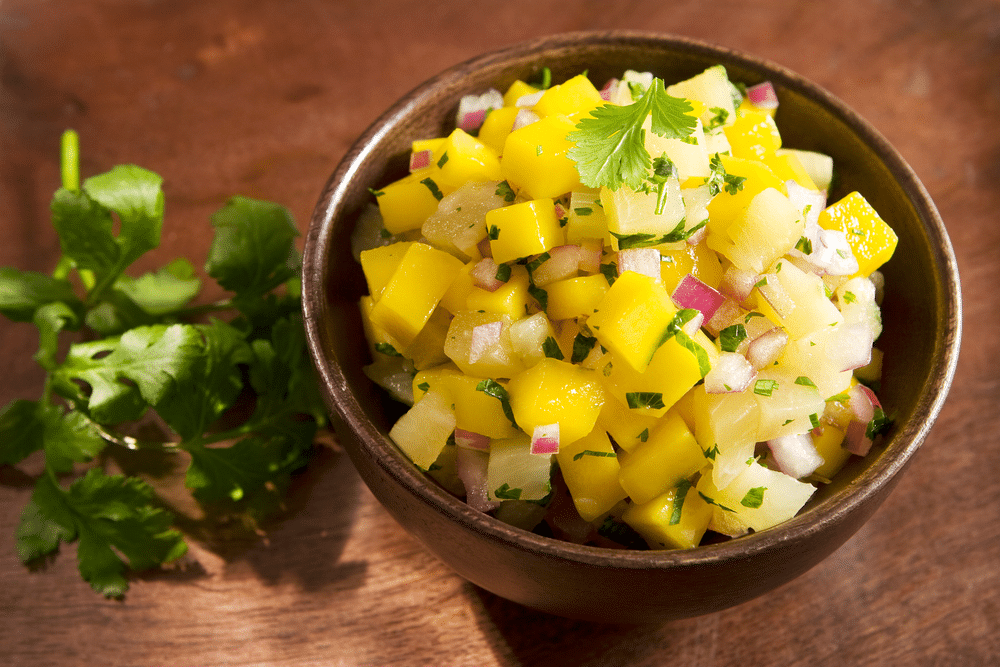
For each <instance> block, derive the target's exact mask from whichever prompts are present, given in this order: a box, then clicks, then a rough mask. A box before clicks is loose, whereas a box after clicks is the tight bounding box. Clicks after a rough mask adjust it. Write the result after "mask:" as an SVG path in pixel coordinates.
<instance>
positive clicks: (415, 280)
mask: <svg viewBox="0 0 1000 667" xmlns="http://www.w3.org/2000/svg"><path fill="white" fill-rule="evenodd" d="M462 266H463V264H462V262H461V261H460V260H458V259H456V258H455V257H453V256H452V255H449V254H448V253H446V252H444V251H443V250H438V249H437V248H432V247H431V246H429V245H427V244H425V243H414V244H413V245H411V246H410V247H409V248H407V250H406V252H405V253H404V254H403V257H402V259H401V260H400V262H399V266H397V267H396V271H395V272H393V274H392V278H391V279H390V280H389V282H388V283H387V284H386V286H385V288H384V289H383V290H382V296H381V298H380V299H379V300H378V302H376V304H375V307H374V308H372V312H371V320H372V322H373V323H375V324H378V325H379V326H381V327H382V328H384V329H385V330H386V331H387V332H388V333H389V335H391V336H392V337H393V338H395V339H396V340H398V341H399V342H400V343H402V344H403V345H404V346H408V345H409V344H410V343H412V342H413V339H414V338H416V337H417V334H418V333H419V332H420V330H421V329H422V328H423V326H424V324H425V323H426V322H427V320H428V319H429V318H430V316H431V314H432V313H433V312H434V309H435V308H437V305H438V302H440V301H441V297H442V296H444V294H445V292H446V291H448V287H449V286H450V285H451V283H452V281H453V280H454V279H455V277H456V276H457V275H458V273H459V271H461V270H462Z"/></svg>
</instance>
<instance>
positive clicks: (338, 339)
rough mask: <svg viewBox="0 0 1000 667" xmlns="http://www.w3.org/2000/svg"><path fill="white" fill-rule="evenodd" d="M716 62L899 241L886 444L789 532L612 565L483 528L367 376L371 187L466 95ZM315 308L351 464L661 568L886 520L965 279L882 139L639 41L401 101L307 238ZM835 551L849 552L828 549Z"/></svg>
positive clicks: (811, 101) (335, 180) (794, 92)
mask: <svg viewBox="0 0 1000 667" xmlns="http://www.w3.org/2000/svg"><path fill="white" fill-rule="evenodd" d="M717 63H721V64H723V65H725V67H726V69H727V71H728V72H729V76H730V78H731V79H732V80H734V81H739V82H743V83H745V84H747V85H752V84H754V83H758V82H761V81H764V80H770V81H771V82H772V83H773V84H774V85H775V88H776V89H777V91H778V97H779V100H780V106H779V109H778V111H777V115H776V120H777V123H778V127H779V129H780V130H781V134H782V138H783V141H784V144H785V145H786V146H788V147H794V148H802V149H810V150H816V151H820V152H823V153H826V154H828V155H831V156H832V157H833V158H834V164H835V165H836V169H837V177H836V180H835V184H834V186H833V188H832V191H831V192H830V193H829V201H831V202H833V201H836V200H837V199H839V198H840V197H842V196H844V195H846V194H847V193H849V192H851V191H853V190H858V191H860V192H861V193H862V194H863V195H864V196H865V198H866V199H868V201H869V202H871V204H872V205H873V206H874V207H875V209H876V210H877V211H878V212H879V213H880V215H881V216H882V217H883V218H884V219H885V220H886V221H887V222H888V223H889V224H890V225H891V226H892V227H893V229H894V230H895V231H896V233H897V235H898V236H899V245H898V247H897V250H896V253H895V256H894V258H893V259H892V260H891V261H890V262H888V263H887V264H886V265H885V266H884V267H883V269H882V271H883V273H884V275H885V281H886V288H885V300H884V303H883V321H884V325H885V328H884V332H883V334H882V336H881V338H880V339H879V341H878V343H877V345H878V347H879V348H881V349H882V350H883V352H884V367H883V380H882V389H881V392H880V399H881V400H882V403H883V406H884V407H885V410H886V413H887V414H888V415H889V416H890V417H892V418H893V419H894V420H895V422H894V425H893V426H892V428H891V430H890V431H889V434H888V437H887V439H886V440H885V442H884V443H883V444H881V445H880V446H877V447H876V448H874V449H873V451H872V452H871V453H870V454H869V456H868V457H866V458H864V459H861V458H858V457H853V459H852V461H851V462H850V464H849V465H848V466H847V468H845V469H844V470H843V471H842V472H841V474H840V475H839V476H838V477H837V479H836V480H835V481H834V482H833V483H832V484H830V485H828V486H825V487H823V488H822V489H820V491H819V492H817V494H816V495H815V496H814V498H813V499H812V500H811V501H810V503H809V505H808V506H807V508H806V509H805V510H804V511H803V512H802V513H801V514H800V515H799V516H798V517H796V518H795V519H793V520H792V521H789V522H787V523H786V524H783V525H782V526H779V527H776V528H774V529H771V530H769V531H764V532H762V533H759V534H754V535H750V536H747V537H744V538H740V539H738V540H732V541H730V542H727V543H724V544H719V545H711V546H709V547H699V548H697V549H693V550H690V551H687V552H672V553H669V554H668V553H664V552H627V553H624V554H623V553H612V552H611V550H601V549H596V548H592V547H581V546H578V545H571V544H567V543H562V542H558V541H556V540H550V539H547V538H542V537H539V536H536V535H532V534H530V533H526V532H524V531H518V530H517V529H512V528H509V527H507V526H504V525H502V524H500V522H498V521H496V520H493V519H492V518H490V517H484V516H483V515H478V514H477V513H475V512H474V511H472V510H471V509H469V508H468V507H466V506H465V505H464V503H462V502H461V501H459V500H457V499H454V498H452V497H451V496H449V495H448V494H447V493H445V492H443V491H442V490H441V489H439V488H438V487H436V486H435V485H434V484H432V483H430V482H429V481H427V480H426V479H425V478H424V477H423V476H422V475H421V474H420V473H419V472H418V471H417V470H416V469H415V468H414V467H413V466H412V465H411V464H409V462H408V461H407V460H406V459H405V457H404V456H403V455H402V454H401V453H400V452H399V451H398V450H397V449H396V448H395V447H394V445H392V443H391V442H390V441H389V440H388V437H387V433H388V429H389V428H390V426H391V425H392V423H393V421H394V420H395V419H396V418H397V417H398V416H399V414H401V413H402V411H403V407H402V406H400V405H398V404H396V403H394V402H393V401H391V400H390V399H388V398H387V397H386V396H385V395H384V392H382V391H381V390H379V389H378V388H377V387H374V386H373V385H372V383H371V382H370V381H369V380H368V379H367V378H366V377H365V376H364V374H363V373H362V371H361V367H362V365H363V364H365V363H368V361H369V360H368V358H367V357H368V353H367V347H366V345H365V341H364V336H363V333H362V330H361V321H360V316H359V314H358V309H357V302H358V298H359V297H360V296H361V295H362V294H364V293H365V292H366V285H365V281H364V278H363V276H362V273H361V270H360V267H359V266H358V265H357V263H356V262H355V261H354V260H353V259H352V257H351V252H350V234H351V230H352V228H353V224H354V221H355V220H356V218H357V215H358V213H359V212H360V211H361V209H362V208H363V207H364V206H365V205H366V204H368V203H370V202H371V201H372V197H371V194H370V193H369V192H368V188H370V187H377V186H380V185H384V184H385V183H387V182H389V181H391V180H393V179H395V178H398V177H400V176H402V175H403V174H405V173H406V170H407V165H408V154H409V147H410V142H411V141H413V140H414V139H420V138H430V137H435V136H443V135H445V134H447V133H448V132H449V131H450V130H451V129H452V127H453V123H454V114H455V111H456V109H457V106H458V101H459V99H460V98H461V97H462V95H465V94H468V93H473V92H483V91H485V90H486V89H488V88H490V87H493V88H497V89H499V90H501V91H502V90H505V89H506V88H507V86H509V85H510V84H511V83H512V82H513V81H515V80H516V79H532V78H534V77H535V76H536V75H537V74H538V73H539V72H540V70H541V68H542V67H543V66H547V67H549V68H550V69H551V71H552V77H553V81H556V82H558V81H561V80H564V79H566V78H569V77H571V76H574V75H576V74H578V73H580V72H583V71H587V72H588V74H589V76H590V78H591V80H592V81H594V82H595V83H596V84H597V85H598V86H600V85H601V84H602V83H603V82H604V81H605V80H607V79H608V78H611V77H614V76H620V75H621V73H622V72H623V71H625V70H626V69H634V70H639V71H643V70H648V71H652V72H653V73H654V74H655V75H657V76H659V77H661V78H663V79H664V80H665V81H667V82H668V83H669V82H672V81H678V80H681V79H684V78H687V77H689V76H692V75H694V74H696V73H698V72H700V71H702V70H704V69H705V68H706V67H709V66H711V65H714V64H717ZM304 304H305V316H306V326H307V334H308V336H309V344H310V348H311V351H312V354H313V356H314V360H315V362H316V366H317V369H318V371H319V373H320V376H321V382H322V384H323V386H324V391H325V394H326V398H327V400H328V403H329V404H330V407H331V409H332V410H333V412H334V413H335V416H337V417H339V418H340V420H341V421H342V424H343V426H344V429H345V431H344V432H345V433H347V434H349V436H350V437H351V439H352V440H353V444H350V445H348V446H349V449H350V450H351V454H352V457H357V458H359V459H360V458H365V459H374V460H376V461H377V465H378V466H380V467H381V469H382V470H385V471H388V473H389V474H390V475H391V476H392V477H393V478H394V479H396V480H397V481H398V483H399V484H400V485H401V486H402V487H404V488H405V494H406V495H408V496H412V497H413V499H414V500H415V502H418V503H422V504H426V505H431V506H433V507H434V508H435V511H437V512H439V513H442V514H444V515H446V516H448V517H449V519H451V520H454V521H457V522H459V523H460V524H462V525H464V526H466V527H467V528H469V529H470V530H474V531H478V532H480V533H483V534H490V535H492V536H494V537H496V538H497V539H503V540H508V541H509V540H513V541H515V542H519V543H521V544H523V545H524V548H525V549H534V550H538V549H541V550H544V551H546V552H548V553H551V554H555V555H558V556H559V557H568V558H575V559H581V560H588V561H591V562H593V561H595V559H596V560H597V561H601V559H604V560H605V561H606V562H608V563H613V564H614V566H615V567H622V566H630V564H633V563H635V564H641V565H637V566H640V567H660V566H666V565H668V564H676V563H690V562H694V561H697V560H698V559H719V558H727V557H730V556H734V555H739V554H745V553H746V552H747V550H754V549H762V548H772V547H774V546H776V545H781V544H787V543H788V542H789V541H790V540H797V539H807V538H808V536H809V535H813V534H816V533H818V532H821V531H822V530H823V527H824V525H832V524H834V523H837V522H838V520H839V518H842V516H843V515H845V514H849V513H851V512H853V511H854V510H855V509H856V508H858V507H860V506H862V505H864V504H865V503H867V502H869V501H871V499H873V498H876V499H877V500H875V506H876V507H877V504H878V503H880V502H881V499H882V498H884V494H885V493H886V492H887V490H888V487H889V486H891V480H892V479H893V477H894V476H895V475H896V473H898V472H899V471H900V470H901V469H902V467H903V466H904V465H905V463H906V462H907V460H908V459H909V458H910V456H911V455H912V454H913V452H914V451H915V450H916V448H917V447H918V446H919V445H920V443H921V442H922V440H923V439H924V437H925V436H926V434H927V432H928V430H929V429H930V426H931V424H932V423H933V421H934V419H935V418H936V416H937V414H938V412H939V410H940V407H941V404H942V403H943V401H944V397H945V395H946V393H947V390H948V387H949V386H950V383H951V379H952V376H953V374H954V368H955V364H956V361H957V352H958V341H959V337H960V328H961V306H960V297H959V288H958V273H957V268H956V265H955V260H954V256H953V253H952V251H951V246H950V242H949V240H948V237H947V234H946V232H945V229H944V226H943V224H942V222H941V220H940V218H939V216H938V214H937V211H936V209H935V208H934V205H933V203H932V202H931V200H930V198H929V197H928V195H927V193H926V192H925V190H924V189H923V187H922V185H921V184H920V182H919V180H918V179H917V178H916V176H915V175H914V174H913V172H912V170H910V168H909V167H908V166H907V165H906V163H905V162H904V161H903V159H902V158H901V157H900V156H899V155H898V154H897V153H896V151H895V150H894V149H893V148H892V147H891V146H890V145H889V144H888V143H887V142H886V141H885V139H884V138H883V137H882V136H881V135H880V134H879V133H878V132H877V131H876V130H874V129H873V128H872V127H871V126H870V125H869V124H868V123H866V122H865V121H864V120H862V119H861V118H860V117H858V116H857V115H856V114H855V113H854V112H853V111H851V110H850V109H849V108H848V107H846V106H845V105H844V104H843V103H842V102H840V101H839V100H837V99H836V98H834V97H833V96H832V95H830V94H829V93H827V92H826V91H824V90H822V89H821V88H819V87H818V86H816V85H814V84H812V83H810V82H808V81H806V80H804V79H803V78H801V77H799V76H798V75H796V74H794V73H792V72H790V71H788V70H786V69H784V68H782V67H780V66H777V65H774V64H772V63H768V62H765V61H761V60H758V59H754V58H751V57H749V56H746V55H743V54H740V53H738V52H734V51H730V50H727V49H723V48H719V47H715V46H711V45H708V44H704V43H701V42H696V41H692V40H687V39H680V38H670V37H664V36H659V35H648V34H639V33H587V34H582V35H581V34H574V35H562V36H556V37H553V38H549V39H544V40H539V41H536V42H531V43H527V44H521V45H517V46H514V47H511V48H509V49H505V50H503V51H499V52H496V53H492V54H487V55H485V56H482V57H479V58H476V59H474V60H471V61H469V62H466V63H463V64H461V65H458V66H456V67H454V68H452V69H450V70H448V71H446V72H444V73H442V74H441V75H439V76H437V77H435V78H434V79H432V80H430V81H428V82H427V83H425V84H423V85H422V86H420V87H419V88H417V89H416V90H414V91H413V92H411V93H410V94H409V95H407V96H406V97H405V98H403V99H402V100H401V101H400V102H398V103H397V104H396V105H395V106H394V107H392V108H391V109H390V110H389V111H387V112H386V113H385V114H384V115H383V116H382V117H381V118H380V119H379V120H378V121H376V122H375V123H374V124H373V125H372V126H371V127H370V128H369V129H368V130H367V131H366V132H365V133H364V134H363V135H362V136H361V137H360V138H359V140H358V142H357V143H356V144H355V145H354V146H353V147H352V149H351V150H350V152H349V153H348V154H347V155H346V156H345V158H344V160H343V162H342V163H341V165H340V166H339V167H338V169H337V170H336V172H335V173H334V174H333V175H332V177H331V179H330V181H329V182H328V184H327V187H326V189H325V191H324V193H323V195H322V196H321V198H320V201H319V204H318V205H317V208H316V211H315V213H314V217H313V220H312V223H311V227H310V231H309V236H308V239H307V246H306V256H305V271H304ZM376 495H379V494H378V493H376ZM874 509H875V507H869V508H867V510H866V511H867V513H868V514H870V513H871V512H873V511H874ZM859 525H860V524H859ZM854 529H856V528H854ZM847 536H849V534H848V535H847ZM847 536H843V535H842V536H841V537H840V538H839V539H840V541H843V539H846V537H847ZM836 546H839V542H838V544H836V545H832V547H831V548H830V549H829V551H832V549H833V548H835V547H836ZM601 552H607V553H601Z"/></svg>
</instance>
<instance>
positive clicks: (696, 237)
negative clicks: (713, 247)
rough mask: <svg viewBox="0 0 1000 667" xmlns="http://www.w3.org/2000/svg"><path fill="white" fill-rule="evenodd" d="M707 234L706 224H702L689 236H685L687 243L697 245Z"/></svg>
mask: <svg viewBox="0 0 1000 667" xmlns="http://www.w3.org/2000/svg"><path fill="white" fill-rule="evenodd" d="M706 236H708V226H707V225H706V226H703V227H702V228H700V229H699V230H698V231H696V232H695V233H694V234H692V235H691V236H689V237H687V242H688V245H698V244H699V243H701V242H702V241H703V240H704V239H705V237H706Z"/></svg>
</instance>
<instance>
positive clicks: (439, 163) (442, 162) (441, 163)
mask: <svg viewBox="0 0 1000 667" xmlns="http://www.w3.org/2000/svg"><path fill="white" fill-rule="evenodd" d="M447 163H448V151H445V152H444V153H441V158H440V159H439V160H438V161H437V166H438V169H440V168H441V167H443V166H444V165H445V164H447Z"/></svg>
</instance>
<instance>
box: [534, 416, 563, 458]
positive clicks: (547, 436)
mask: <svg viewBox="0 0 1000 667" xmlns="http://www.w3.org/2000/svg"><path fill="white" fill-rule="evenodd" d="M531 453H532V454H558V453H559V424H558V422H557V423H555V424H546V425H544V426H536V427H535V428H534V430H533V431H532V433H531Z"/></svg>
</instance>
